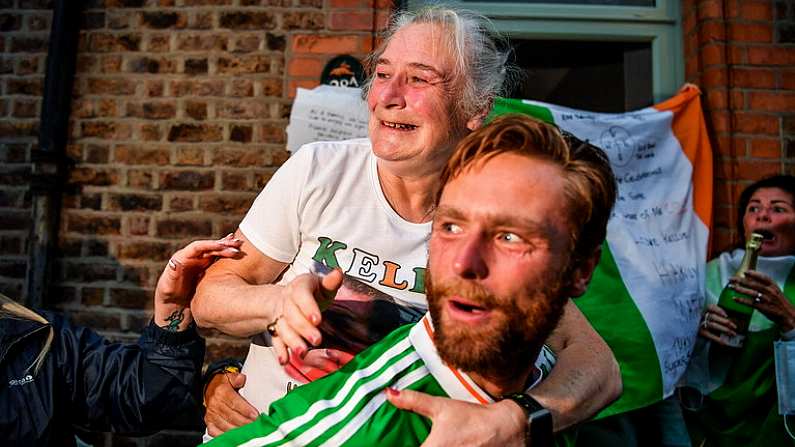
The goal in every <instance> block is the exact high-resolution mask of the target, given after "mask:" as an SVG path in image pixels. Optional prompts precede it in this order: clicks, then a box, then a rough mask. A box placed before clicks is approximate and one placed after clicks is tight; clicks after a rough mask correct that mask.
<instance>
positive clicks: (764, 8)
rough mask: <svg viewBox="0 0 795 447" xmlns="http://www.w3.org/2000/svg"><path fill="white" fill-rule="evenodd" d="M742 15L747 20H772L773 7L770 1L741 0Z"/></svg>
mask: <svg viewBox="0 0 795 447" xmlns="http://www.w3.org/2000/svg"><path fill="white" fill-rule="evenodd" d="M740 5H741V6H740V16H741V17H742V18H743V19H745V20H772V19H773V8H772V2H770V1H748V0H742V1H740Z"/></svg>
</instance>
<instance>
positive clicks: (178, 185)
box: [160, 171, 215, 191]
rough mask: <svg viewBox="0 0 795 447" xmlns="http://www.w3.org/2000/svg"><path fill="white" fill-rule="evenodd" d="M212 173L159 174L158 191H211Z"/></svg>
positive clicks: (213, 181)
mask: <svg viewBox="0 0 795 447" xmlns="http://www.w3.org/2000/svg"><path fill="white" fill-rule="evenodd" d="M214 186H215V174H214V173H213V172H196V171H169V172H161V173H160V189H162V190H188V191H201V190H208V189H213V187H214Z"/></svg>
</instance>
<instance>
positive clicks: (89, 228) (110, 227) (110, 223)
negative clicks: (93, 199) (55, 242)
mask: <svg viewBox="0 0 795 447" xmlns="http://www.w3.org/2000/svg"><path fill="white" fill-rule="evenodd" d="M66 231H69V232H75V233H81V234H87V235H98V234H102V235H111V234H116V235H118V234H120V233H121V221H120V220H119V218H118V217H108V216H95V215H80V214H67V216H66Z"/></svg>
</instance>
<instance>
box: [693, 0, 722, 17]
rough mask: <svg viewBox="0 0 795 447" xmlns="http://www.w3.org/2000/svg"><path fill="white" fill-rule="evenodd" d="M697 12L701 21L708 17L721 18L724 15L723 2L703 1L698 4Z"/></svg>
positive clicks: (714, 0) (715, 0)
mask: <svg viewBox="0 0 795 447" xmlns="http://www.w3.org/2000/svg"><path fill="white" fill-rule="evenodd" d="M696 14H697V18H698V20H699V21H700V22H701V21H704V20H707V19H720V18H722V17H723V8H722V6H721V2H720V1H718V0H707V1H702V2H701V3H699V4H698V6H697V9H696Z"/></svg>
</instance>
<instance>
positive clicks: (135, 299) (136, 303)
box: [110, 288, 152, 309]
mask: <svg viewBox="0 0 795 447" xmlns="http://www.w3.org/2000/svg"><path fill="white" fill-rule="evenodd" d="M151 302H152V291H151V290H145V289H140V288H135V289H119V288H113V289H110V305H111V306H113V307H119V308H122V309H144V308H145V307H146V306H147V305H148V304H149V303H151Z"/></svg>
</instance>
